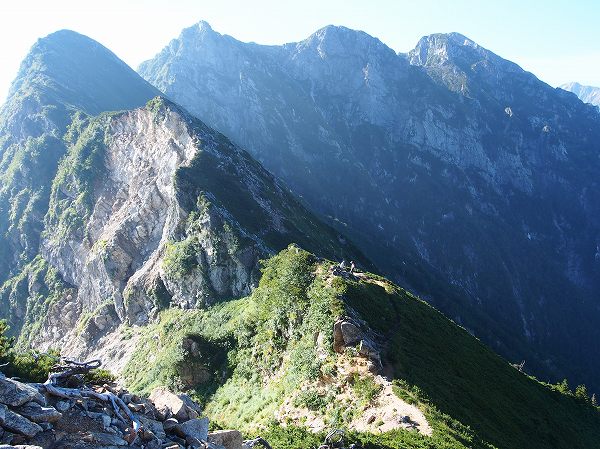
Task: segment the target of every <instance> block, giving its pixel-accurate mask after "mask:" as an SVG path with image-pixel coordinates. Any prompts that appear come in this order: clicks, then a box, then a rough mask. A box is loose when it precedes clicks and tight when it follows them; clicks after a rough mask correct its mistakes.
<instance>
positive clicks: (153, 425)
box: [137, 415, 167, 440]
mask: <svg viewBox="0 0 600 449" xmlns="http://www.w3.org/2000/svg"><path fill="white" fill-rule="evenodd" d="M137 418H138V419H139V421H140V423H141V425H142V427H143V428H144V429H145V430H149V431H150V432H152V433H153V434H154V435H156V437H157V438H158V439H159V440H162V439H164V438H166V436H167V435H166V434H165V429H164V428H163V424H162V423H161V422H160V421H156V420H154V419H150V418H148V417H146V416H144V415H138V416H137Z"/></svg>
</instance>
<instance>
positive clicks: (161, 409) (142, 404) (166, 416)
mask: <svg viewBox="0 0 600 449" xmlns="http://www.w3.org/2000/svg"><path fill="white" fill-rule="evenodd" d="M0 385H3V388H2V389H1V390H0V444H4V446H0V447H3V448H4V447H6V448H7V449H8V448H12V447H17V448H26V449H32V448H34V447H35V448H37V447H39V448H50V447H55V448H67V447H77V448H81V449H96V448H98V449H100V448H106V447H111V448H118V447H133V448H145V449H160V448H167V447H169V448H173V449H176V448H177V449H178V448H181V447H185V448H200V447H205V446H204V445H205V444H206V442H210V443H211V445H212V446H211V447H212V448H213V449H241V448H242V443H243V441H242V435H241V433H240V432H238V431H235V430H222V431H217V432H209V431H208V419H207V418H203V417H201V415H202V409H201V408H200V406H198V404H196V403H195V402H194V401H192V400H191V399H190V398H189V397H188V396H187V395H175V394H174V393H171V392H170V391H168V390H167V389H166V388H157V389H155V390H154V391H153V392H152V394H151V395H150V398H149V399H144V398H141V397H138V396H135V395H132V394H130V393H128V392H127V391H126V390H123V389H120V388H116V387H114V386H108V385H105V386H104V387H101V388H99V387H94V389H92V390H90V391H93V392H94V394H95V396H93V395H92V396H90V395H85V396H84V397H79V398H78V399H77V398H71V399H69V398H66V399H65V398H61V397H56V396H55V393H54V392H52V391H51V390H50V389H48V388H46V387H45V386H44V385H40V384H25V383H22V382H19V381H16V380H12V379H7V378H5V377H3V376H2V377H0ZM84 388H88V389H89V388H91V386H86V387H84ZM15 391H17V392H19V393H15ZM103 393H110V394H113V395H115V397H118V398H119V399H120V400H121V401H123V404H124V405H125V406H126V407H128V409H129V411H130V412H131V414H132V416H133V417H134V419H135V420H136V421H137V422H138V423H139V424H138V426H136V425H132V423H131V422H128V421H127V419H126V418H124V415H123V413H122V410H121V412H120V413H119V411H118V409H117V408H113V407H112V406H111V404H110V402H105V401H102V400H100V399H99V398H100V397H101V396H102V394H103ZM23 401H26V402H24V403H23ZM32 401H37V402H32ZM15 404H18V405H15Z"/></svg>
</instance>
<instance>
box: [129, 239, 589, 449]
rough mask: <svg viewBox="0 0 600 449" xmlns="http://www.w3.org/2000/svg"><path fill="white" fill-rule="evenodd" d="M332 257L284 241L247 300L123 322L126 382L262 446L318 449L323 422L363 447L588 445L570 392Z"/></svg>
mask: <svg viewBox="0 0 600 449" xmlns="http://www.w3.org/2000/svg"><path fill="white" fill-rule="evenodd" d="M332 267H333V263H331V262H329V261H323V260H322V259H319V258H317V257H316V256H314V255H312V254H311V253H309V252H307V251H304V250H302V249H300V248H298V247H297V246H290V247H289V248H288V249H286V250H284V251H282V252H280V253H279V254H278V255H276V256H274V257H272V258H270V259H269V260H267V261H266V262H265V263H264V268H263V276H262V278H261V280H260V284H259V287H258V288H257V289H256V290H254V291H253V293H252V294H251V295H250V296H247V297H245V298H242V299H238V300H233V301H227V302H224V303H220V304H218V305H215V306H212V307H209V308H206V309H204V310H180V309H169V310H166V311H163V312H161V313H160V315H159V320H157V321H156V322H155V323H153V324H151V325H150V326H147V327H141V328H131V329H129V331H128V333H127V334H126V338H127V339H129V340H131V341H134V342H135V343H134V344H135V346H136V347H137V348H138V349H136V350H135V351H134V353H133V356H132V357H131V360H130V362H129V363H128V364H127V365H126V366H125V369H124V379H125V381H126V382H127V384H128V385H129V386H130V387H131V388H132V389H133V390H135V391H138V392H142V393H148V392H150V391H151V390H152V389H153V388H154V387H156V386H158V385H175V386H178V387H179V388H181V389H186V390H190V391H192V392H193V393H192V394H193V396H194V397H195V398H197V399H199V400H200V401H201V402H202V403H203V404H204V406H205V411H206V413H207V414H208V416H209V418H210V419H211V422H215V423H217V425H220V426H222V427H223V428H236V429H240V430H242V431H243V432H245V433H246V434H248V435H252V434H255V433H257V432H259V431H260V432H261V433H262V434H263V436H266V437H267V439H268V440H269V441H270V443H271V444H272V445H273V447H293V448H306V447H311V446H312V447H317V446H318V443H319V441H320V440H319V439H320V438H322V436H323V435H322V434H321V433H317V435H314V434H313V433H312V431H321V432H322V431H323V430H324V429H330V428H334V427H342V428H347V429H350V430H351V431H352V434H351V441H355V442H359V441H360V442H362V443H363V444H364V445H365V447H369V448H374V447H380V448H399V447H402V448H403V447H406V448H434V447H435V448H442V447H443V448H457V449H458V448H471V449H473V448H478V449H479V448H493V447H496V448H501V449H509V448H532V449H533V448H540V449H542V448H543V449H547V448H553V449H558V448H565V449H567V448H569V449H571V448H591V447H595V444H596V443H597V441H598V438H600V413H599V411H598V409H597V408H596V407H594V406H593V405H592V404H591V403H590V399H589V397H587V396H586V395H585V394H583V393H582V392H581V391H578V394H577V395H574V394H573V393H570V392H569V391H568V388H566V387H565V386H564V385H560V386H551V385H547V384H542V383H540V382H538V381H537V380H535V379H534V378H533V377H529V376H528V375H527V374H525V373H523V372H520V371H519V370H518V369H517V368H515V367H513V366H511V365H509V364H508V363H507V362H506V361H505V360H503V359H501V358H500V357H498V356H497V355H496V354H494V353H493V352H492V351H491V350H489V349H488V348H487V347H485V346H484V345H483V344H482V343H481V342H480V341H479V340H477V339H476V338H474V337H473V336H471V335H470V334H469V333H468V332H467V331H465V330H464V329H462V328H460V327H458V326H456V325H455V324H454V323H452V322H451V321H449V320H448V319H447V318H445V317H444V316H443V315H442V314H441V313H439V312H438V311H436V310H435V309H433V308H432V307H431V306H429V305H427V304H426V303H424V302H423V301H421V300H419V299H418V298H416V297H414V296H413V295H411V294H410V293H408V292H406V291H405V290H403V289H401V288H399V287H397V286H395V285H394V284H392V283H391V282H389V281H387V280H386V279H384V278H381V277H378V276H375V275H372V274H369V273H362V272H359V273H357V274H356V275H350V274H349V273H344V272H341V273H339V274H335V273H334V271H333V270H332ZM149 361H150V362H149ZM383 373H385V376H386V378H383V377H381V376H380V374H383ZM280 426H283V427H280ZM265 428H266V429H267V430H265ZM258 429H262V430H258ZM309 429H310V431H309Z"/></svg>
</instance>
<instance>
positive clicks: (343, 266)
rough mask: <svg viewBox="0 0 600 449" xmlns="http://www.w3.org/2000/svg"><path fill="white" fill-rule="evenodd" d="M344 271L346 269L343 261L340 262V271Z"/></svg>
mask: <svg viewBox="0 0 600 449" xmlns="http://www.w3.org/2000/svg"><path fill="white" fill-rule="evenodd" d="M345 269H346V261H345V260H342V261H341V262H340V270H345Z"/></svg>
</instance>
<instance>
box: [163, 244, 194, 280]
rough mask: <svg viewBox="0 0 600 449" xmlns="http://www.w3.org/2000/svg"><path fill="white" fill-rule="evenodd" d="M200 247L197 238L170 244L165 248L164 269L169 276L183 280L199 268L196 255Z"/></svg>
mask: <svg viewBox="0 0 600 449" xmlns="http://www.w3.org/2000/svg"><path fill="white" fill-rule="evenodd" d="M198 249H199V245H198V240H197V239H196V238H195V237H188V238H186V239H185V240H182V241H179V242H168V243H167V245H166V248H165V257H164V259H163V267H164V269H165V272H166V273H167V275H168V276H170V277H172V278H174V279H181V278H183V277H185V276H187V275H189V274H190V273H191V272H192V270H193V269H194V268H195V267H196V266H198V261H197V259H196V254H197V253H198Z"/></svg>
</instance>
